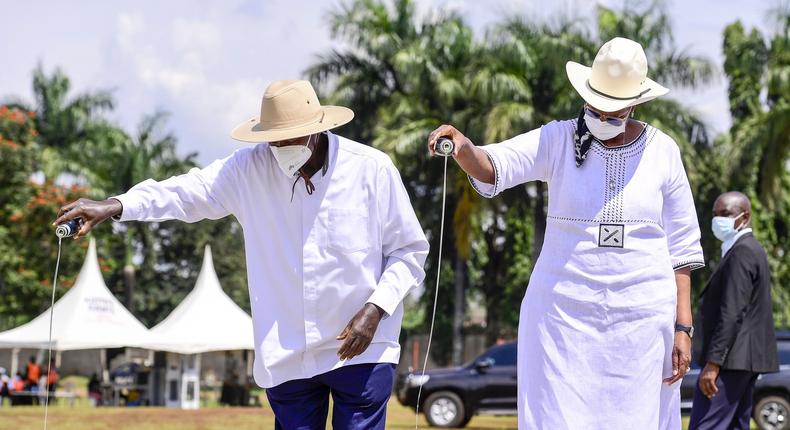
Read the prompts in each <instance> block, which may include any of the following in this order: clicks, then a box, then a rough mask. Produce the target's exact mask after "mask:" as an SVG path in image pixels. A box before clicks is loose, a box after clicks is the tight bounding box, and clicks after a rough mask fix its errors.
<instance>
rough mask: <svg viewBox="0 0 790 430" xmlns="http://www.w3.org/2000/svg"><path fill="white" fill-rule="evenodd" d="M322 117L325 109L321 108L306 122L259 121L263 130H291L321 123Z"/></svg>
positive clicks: (324, 114) (324, 115)
mask: <svg viewBox="0 0 790 430" xmlns="http://www.w3.org/2000/svg"><path fill="white" fill-rule="evenodd" d="M324 117H326V111H325V110H323V109H321V110H320V111H319V112H318V115H316V116H315V117H313V118H310V119H309V120H308V121H306V122H300V123H297V124H292V125H285V124H287V122H279V123H277V122H268V123H264V122H263V121H261V122H260V124H261V125H262V126H264V127H265V130H267V131H276V130H293V129H296V128H301V127H307V126H310V125H314V124H321V123H323V122H324Z"/></svg>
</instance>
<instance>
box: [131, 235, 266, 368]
mask: <svg viewBox="0 0 790 430" xmlns="http://www.w3.org/2000/svg"><path fill="white" fill-rule="evenodd" d="M253 344H254V338H253V335H252V318H250V316H249V315H248V314H247V313H246V312H244V310H242V309H241V308H240V307H239V306H238V305H237V304H236V303H234V302H233V300H231V298H230V297H228V296H227V294H225V292H224V291H222V287H221V286H220V284H219V279H218V278H217V273H216V272H215V271H214V260H213V258H212V256H211V247H210V246H208V245H206V252H205V255H204V257H203V267H202V268H201V269H200V274H199V275H198V279H197V282H196V283H195V288H193V289H192V291H191V292H190V293H189V294H188V295H187V296H186V297H185V298H184V300H183V301H181V303H180V304H179V305H178V306H177V307H176V308H175V309H174V310H173V312H171V313H170V315H168V316H167V318H165V319H164V320H163V321H162V322H160V323H159V324H158V325H156V326H155V327H154V328H152V329H151V341H150V342H149V343H147V344H146V345H145V347H146V348H149V349H154V350H161V351H169V352H176V353H181V354H196V353H200V352H208V351H227V350H239V349H254V346H253Z"/></svg>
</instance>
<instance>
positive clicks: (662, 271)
mask: <svg viewBox="0 0 790 430" xmlns="http://www.w3.org/2000/svg"><path fill="white" fill-rule="evenodd" d="M574 123H575V121H560V122H552V123H550V124H547V125H545V126H543V127H542V128H541V129H538V130H533V131H530V132H528V133H525V134H522V135H520V136H517V137H515V138H513V139H510V140H508V141H505V142H502V143H500V144H495V145H488V146H486V147H484V149H485V150H486V152H487V153H488V155H489V157H490V158H491V160H492V161H493V164H494V167H495V170H496V181H495V183H494V184H482V183H480V182H479V181H476V180H472V184H473V185H474V186H475V188H476V189H477V190H478V191H479V192H480V193H481V194H483V195H484V196H487V197H492V196H494V195H496V194H498V193H500V192H502V191H503V190H505V189H508V188H511V187H514V186H516V185H519V184H522V183H525V182H528V181H533V180H540V181H545V182H547V183H548V189H549V208H548V218H547V225H546V235H545V239H544V240H545V241H544V244H543V249H542V251H541V254H540V257H539V259H538V261H537V263H536V266H535V270H534V271H533V273H532V276H531V279H530V282H529V288H528V289H527V292H526V295H525V297H524V300H523V302H522V306H521V316H520V322H519V346H518V377H519V405H518V409H519V428H520V429H552V430H562V429H574V430H575V429H586V430H595V429H640V430H653V429H679V428H680V397H679V396H680V394H679V387H680V383H679V382H678V383H676V384H675V385H673V386H672V387H669V386H667V385H666V384H663V382H662V380H663V379H664V378H666V377H668V376H670V375H671V373H672V362H671V350H672V346H673V339H674V321H675V312H676V302H677V288H676V284H675V277H674V271H673V268H679V267H687V266H690V267H692V268H698V267H702V266H703V265H704V261H703V256H702V249H701V247H700V243H699V240H700V231H699V226H698V223H697V217H696V213H695V210H694V202H693V199H692V196H691V191H690V188H689V184H688V180H687V179H686V174H685V171H684V169H683V165H682V162H681V158H680V151H679V149H678V147H677V145H676V144H675V142H673V141H672V139H671V138H669V137H668V136H666V135H665V134H663V133H661V132H659V131H658V130H656V129H654V128H652V127H650V126H647V128H646V129H645V130H644V131H643V133H642V134H641V135H640V137H639V138H638V139H637V140H636V141H635V142H633V143H631V144H630V145H626V146H623V147H620V148H614V149H609V148H606V147H604V146H602V145H601V144H600V143H599V142H597V141H596V142H594V143H593V146H592V147H591V149H590V153H589V156H588V157H587V160H586V161H585V163H584V165H583V166H582V167H581V168H578V167H576V165H575V159H574V145H573V132H574V128H575V125H574ZM601 224H613V225H619V226H622V229H623V231H624V234H623V237H622V239H623V242H622V246H623V247H622V248H617V247H602V246H599V240H601V238H600V237H599V234H600V231H601V226H600V225H601ZM615 228H617V227H615ZM605 238H606V239H609V235H606V236H605ZM603 243H604V244H605V243H607V242H603Z"/></svg>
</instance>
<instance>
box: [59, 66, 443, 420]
mask: <svg viewBox="0 0 790 430" xmlns="http://www.w3.org/2000/svg"><path fill="white" fill-rule="evenodd" d="M353 116H354V114H353V112H352V111H351V110H350V109H347V108H344V107H339V106H321V104H320V102H319V100H318V98H317V96H316V94H315V91H314V90H313V87H312V86H311V85H310V83H309V82H307V81H277V82H274V83H272V84H271V85H270V86H269V87H268V88H267V89H266V92H265V94H264V96H263V102H262V104H261V114H260V117H256V118H252V119H250V120H248V121H245V122H244V123H242V124H241V125H239V126H238V127H236V129H234V130H233V131H232V132H231V136H232V137H233V138H234V139H237V140H242V141H246V142H268V143H262V144H259V145H256V146H254V147H248V148H243V149H239V150H237V151H236V152H234V153H233V154H232V155H231V156H229V157H227V158H225V159H222V160H217V161H215V162H213V163H211V164H210V165H209V166H207V167H205V168H203V169H197V168H195V169H192V170H190V171H189V172H188V173H186V174H184V175H180V176H175V177H172V178H170V179H167V180H164V181H160V182H156V181H153V180H150V179H149V180H146V181H144V182H142V183H140V184H138V185H136V186H134V187H133V188H132V189H131V190H129V192H127V193H125V194H122V195H120V196H116V197H114V198H110V199H107V200H105V201H102V202H96V201H92V200H87V199H80V200H77V201H76V202H73V203H70V204H68V205H66V206H64V207H63V208H62V209H61V212H60V214H59V215H60V216H59V218H58V219H57V221H56V224H60V223H63V222H66V221H68V220H71V219H76V218H80V228H79V231H78V233H77V237H81V236H84V235H85V234H87V233H88V232H89V231H90V229H91V228H93V227H94V226H95V225H97V224H98V223H100V222H102V221H103V220H105V219H107V218H109V217H116V218H117V219H119V220H120V221H131V220H138V221H161V220H168V219H179V220H183V221H187V222H195V221H199V220H201V219H204V218H209V219H217V218H221V217H224V216H227V215H231V214H232V215H234V216H236V218H237V219H238V220H239V222H240V223H241V225H242V227H243V230H244V242H245V247H246V257H247V272H248V279H249V288H250V303H251V308H252V318H253V322H254V324H255V327H254V332H255V364H254V367H253V368H254V377H255V380H256V382H257V383H258V384H259V385H261V386H262V387H265V388H267V395H268V397H269V401H270V403H271V405H272V409H273V410H274V413H275V417H276V428H287V429H292V428H300V429H301V428H306V429H313V428H322V429H323V428H325V425H326V416H327V413H328V405H329V393H331V394H332V397H333V400H334V409H333V426H334V427H335V428H354V429H357V428H359V429H383V428H384V423H385V415H386V403H387V400H388V399H389V396H390V392H391V391H392V382H393V378H394V368H395V364H396V363H397V362H398V358H399V354H400V346H399V344H398V335H399V333H400V325H401V319H402V317H403V305H402V300H403V298H404V297H405V295H406V294H407V292H408V291H409V290H410V289H411V288H412V287H414V286H416V285H418V284H419V283H420V282H422V280H423V278H424V276H425V273H424V271H423V263H424V262H425V258H426V256H427V253H428V242H427V240H426V239H425V235H424V233H423V231H422V228H421V226H420V224H419V222H418V221H417V218H416V216H415V214H414V210H413V209H412V207H411V203H410V201H409V197H408V195H407V193H406V190H405V188H404V187H403V183H402V181H401V179H400V175H399V174H398V171H397V169H396V168H395V166H394V165H393V164H392V162H391V160H390V159H389V157H388V156H387V155H386V154H384V153H382V152H380V151H378V150H376V149H373V148H371V147H369V146H365V145H362V144H359V143H356V142H353V141H351V140H348V139H345V138H343V137H341V136H337V135H335V134H332V133H331V132H329V130H330V129H332V128H335V127H338V126H340V125H343V124H345V123H347V122H349V121H351V119H352V118H353ZM300 183H301V185H300Z"/></svg>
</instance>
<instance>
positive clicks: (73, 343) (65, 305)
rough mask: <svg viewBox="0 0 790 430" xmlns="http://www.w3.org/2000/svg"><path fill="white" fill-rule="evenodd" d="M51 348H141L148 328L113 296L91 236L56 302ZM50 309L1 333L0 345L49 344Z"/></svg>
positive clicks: (28, 345) (36, 345)
mask: <svg viewBox="0 0 790 430" xmlns="http://www.w3.org/2000/svg"><path fill="white" fill-rule="evenodd" d="M54 313H55V315H54V317H53V320H52V321H53V324H52V350H53V351H71V350H77V349H101V348H120V347H124V346H131V347H142V346H143V345H144V344H145V343H147V342H148V338H149V336H150V334H149V332H148V329H147V328H146V327H145V326H144V325H143V324H142V323H141V322H140V321H138V320H137V318H135V317H134V316H133V315H132V314H131V312H129V311H128V310H127V309H126V308H125V307H124V306H123V305H122V304H121V302H119V301H118V299H116V298H115V296H113V294H112V293H111V292H110V290H109V289H108V288H107V285H106V284H105V283H104V279H103V278H102V274H101V270H100V269H99V261H98V259H97V257H96V242H95V240H94V239H93V238H91V240H90V244H89V246H88V254H87V255H86V256H85V262H84V263H83V264H82V269H80V273H79V275H77V280H76V281H75V282H74V286H73V287H71V288H70V289H69V291H68V292H67V293H66V294H64V295H63V297H61V298H60V300H58V301H57V302H56V303H55V308H54ZM49 318H50V309H47V310H46V311H44V312H43V313H42V314H41V315H39V316H37V317H36V318H35V319H34V320H32V321H30V322H29V323H27V324H23V325H21V326H19V327H15V328H13V329H11V330H7V331H4V332H2V333H0V348H37V349H47V348H48V347H49V343H48V336H49Z"/></svg>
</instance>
